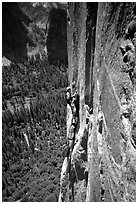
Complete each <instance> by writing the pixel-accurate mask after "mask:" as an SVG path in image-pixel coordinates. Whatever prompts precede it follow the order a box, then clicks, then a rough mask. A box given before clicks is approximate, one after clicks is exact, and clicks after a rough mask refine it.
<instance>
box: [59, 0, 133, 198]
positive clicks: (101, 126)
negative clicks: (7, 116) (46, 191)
mask: <svg viewBox="0 0 138 204" xmlns="http://www.w3.org/2000/svg"><path fill="white" fill-rule="evenodd" d="M135 9H136V4H135V3H115V2H114V3H69V10H68V18H69V21H68V33H67V34H68V61H69V69H68V79H69V85H70V87H71V92H72V94H73V93H75V92H77V93H78V94H79V97H80V100H79V107H80V109H79V122H78V124H77V127H78V128H77V129H76V131H75V142H74V148H73V151H72V153H71V159H70V160H68V162H69V164H68V165H66V163H65V161H64V163H63V168H62V171H63V170H64V171H65V165H66V166H67V169H68V168H69V171H68V170H67V169H66V173H67V172H68V173H67V176H68V179H67V180H66V183H65V186H64V192H62V181H61V192H60V196H59V201H63V202H66V201H73V202H78V201H79V202H82V201H83V202H85V201H87V202H100V201H104V202H121V201H127V202H130V201H136V132H135V128H136V122H135V114H136V109H135V107H136V106H135V104H136V82H135V81H136V72H135V69H136V64H135V54H136V43H135V42H136V34H135V32H136V22H135V15H136V13H135ZM86 104H87V105H88V106H89V108H91V111H90V113H89V114H90V116H89V125H87V124H86V121H87V111H86ZM67 107H68V108H67V119H68V120H67V130H68V131H69V129H70V127H71V125H72V124H71V120H70V118H71V117H72V113H71V111H69V106H67ZM68 134H69V133H68V132H67V135H68ZM65 159H66V158H65ZM63 173H64V172H62V174H61V175H64V174H63ZM65 189H66V190H65Z"/></svg>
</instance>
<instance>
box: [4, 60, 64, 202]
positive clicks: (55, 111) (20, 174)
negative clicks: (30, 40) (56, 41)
mask: <svg viewBox="0 0 138 204" xmlns="http://www.w3.org/2000/svg"><path fill="white" fill-rule="evenodd" d="M66 69H67V68H66V67H65V66H59V67H58V66H54V65H49V63H48V62H47V60H46V59H36V60H30V61H29V62H26V63H24V64H18V65H17V64H11V65H9V66H3V68H2V174H3V175H2V201H5V202H7V201H8V202H13V201H20V202H44V201H45V202H56V201H58V195H59V178H60V171H61V166H62V162H63V153H62V152H63V149H64V145H65V143H66V101H65V87H66V86H67V74H66Z"/></svg>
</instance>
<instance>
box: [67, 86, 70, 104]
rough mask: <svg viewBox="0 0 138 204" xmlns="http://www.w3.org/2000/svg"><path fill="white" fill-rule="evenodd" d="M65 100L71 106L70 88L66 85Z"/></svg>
mask: <svg viewBox="0 0 138 204" xmlns="http://www.w3.org/2000/svg"><path fill="white" fill-rule="evenodd" d="M66 101H67V104H69V105H70V106H71V88H70V87H69V86H68V87H67V91H66Z"/></svg>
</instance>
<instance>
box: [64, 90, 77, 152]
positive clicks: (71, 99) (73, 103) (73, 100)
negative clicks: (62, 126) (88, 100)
mask: <svg viewBox="0 0 138 204" xmlns="http://www.w3.org/2000/svg"><path fill="white" fill-rule="evenodd" d="M66 101H67V104H69V105H70V108H71V111H72V121H71V125H70V127H69V132H68V136H67V137H68V145H69V148H70V153H71V152H72V150H73V144H74V140H75V131H76V127H77V124H78V120H79V95H78V93H74V94H73V95H71V88H70V87H67V92H66Z"/></svg>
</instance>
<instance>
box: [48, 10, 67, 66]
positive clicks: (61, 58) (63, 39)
mask: <svg viewBox="0 0 138 204" xmlns="http://www.w3.org/2000/svg"><path fill="white" fill-rule="evenodd" d="M66 15H67V14H66V11H65V10H63V9H52V10H51V12H50V15H49V21H50V27H49V32H48V38H47V50H48V59H49V62H50V63H51V64H57V63H60V64H61V63H64V64H67V31H66V28H67V25H66Z"/></svg>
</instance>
